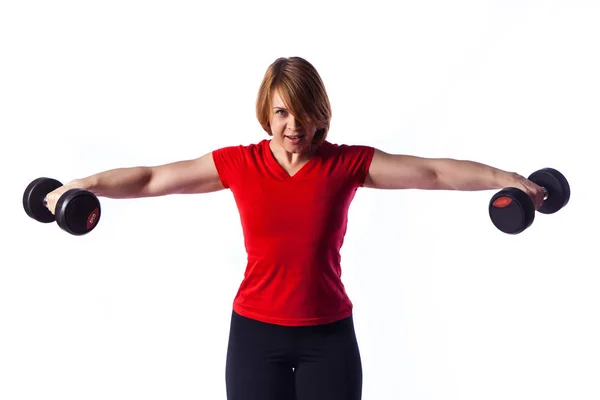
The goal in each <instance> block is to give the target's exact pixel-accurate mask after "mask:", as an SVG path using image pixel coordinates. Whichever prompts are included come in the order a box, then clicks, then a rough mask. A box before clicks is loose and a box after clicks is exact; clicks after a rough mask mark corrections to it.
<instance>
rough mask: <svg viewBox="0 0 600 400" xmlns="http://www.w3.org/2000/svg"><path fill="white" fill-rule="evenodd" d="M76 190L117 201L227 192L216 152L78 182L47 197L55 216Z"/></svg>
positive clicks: (99, 174)
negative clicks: (69, 192)
mask: <svg viewBox="0 0 600 400" xmlns="http://www.w3.org/2000/svg"><path fill="white" fill-rule="evenodd" d="M74 188H77V189H84V190H88V191H90V192H92V193H94V194H95V195H96V196H98V197H108V198H113V199H130V198H139V197H156V196H164V195H169V194H193V193H208V192H215V191H217V190H221V189H224V187H223V185H222V183H221V180H220V179H219V174H218V172H217V168H216V166H215V163H214V160H213V157H212V152H210V153H207V154H205V155H203V156H201V157H199V158H196V159H193V160H185V161H177V162H172V163H169V164H163V165H157V166H150V167H146V166H140V167H130V168H117V169H111V170H107V171H104V172H100V173H97V174H94V175H90V176H88V177H85V178H81V179H75V180H73V181H71V182H69V183H67V184H65V185H64V186H61V187H60V188H58V189H56V190H54V191H53V192H51V193H49V194H48V195H47V196H46V199H47V203H48V209H49V210H50V211H51V212H52V213H54V209H55V207H56V203H57V202H58V199H59V198H60V196H61V195H62V194H63V193H64V192H66V191H67V190H69V189H74Z"/></svg>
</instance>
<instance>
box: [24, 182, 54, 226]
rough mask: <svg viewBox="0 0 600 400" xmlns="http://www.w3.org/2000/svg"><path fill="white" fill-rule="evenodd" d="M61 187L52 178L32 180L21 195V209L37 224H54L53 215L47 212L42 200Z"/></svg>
mask: <svg viewBox="0 0 600 400" xmlns="http://www.w3.org/2000/svg"><path fill="white" fill-rule="evenodd" d="M61 186H62V183H60V182H59V181H57V180H56V179H52V178H37V179H35V180H33V181H32V182H31V183H30V184H29V185H28V186H27V188H26V189H25V192H24V193H23V208H24V209H25V212H26V213H27V215H29V216H30V217H31V218H33V219H35V220H36V221H39V222H43V223H50V222H54V221H55V217H54V214H52V213H51V212H50V211H49V210H48V208H47V207H46V205H45V204H44V199H45V198H46V195H48V193H50V192H52V191H54V190H55V189H58V188H59V187H61Z"/></svg>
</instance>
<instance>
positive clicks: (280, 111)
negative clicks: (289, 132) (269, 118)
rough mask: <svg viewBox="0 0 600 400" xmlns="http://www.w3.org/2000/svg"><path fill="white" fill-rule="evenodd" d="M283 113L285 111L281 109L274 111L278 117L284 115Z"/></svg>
mask: <svg viewBox="0 0 600 400" xmlns="http://www.w3.org/2000/svg"><path fill="white" fill-rule="evenodd" d="M285 113H286V111H285V110H283V109H281V108H280V109H279V110H276V111H275V114H279V115H283V114H285Z"/></svg>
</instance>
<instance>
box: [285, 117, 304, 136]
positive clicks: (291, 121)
mask: <svg viewBox="0 0 600 400" xmlns="http://www.w3.org/2000/svg"><path fill="white" fill-rule="evenodd" d="M287 128H288V129H289V130H291V131H292V132H295V131H298V130H301V129H302V127H301V126H300V125H298V124H297V123H296V120H295V119H294V117H293V116H291V115H290V119H289V120H288V123H287Z"/></svg>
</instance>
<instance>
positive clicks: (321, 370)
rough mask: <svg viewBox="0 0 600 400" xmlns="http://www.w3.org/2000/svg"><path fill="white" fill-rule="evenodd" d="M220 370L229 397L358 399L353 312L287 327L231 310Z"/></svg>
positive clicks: (244, 399) (255, 399)
mask: <svg viewBox="0 0 600 400" xmlns="http://www.w3.org/2000/svg"><path fill="white" fill-rule="evenodd" d="M225 375H226V384H227V399H228V400H360V398H361V392H362V364H361V358H360V352H359V349H358V343H357V340H356V335H355V331H354V322H353V319H352V316H350V317H348V318H345V319H343V320H340V321H337V322H333V323H330V324H325V325H318V326H300V327H289V326H280V325H272V324H267V323H264V322H260V321H256V320H253V319H249V318H246V317H243V316H241V315H239V314H237V313H235V312H233V314H232V317H231V329H230V333H229V346H228V349H227V365H226V374H225Z"/></svg>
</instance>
